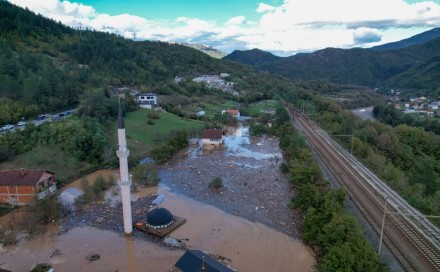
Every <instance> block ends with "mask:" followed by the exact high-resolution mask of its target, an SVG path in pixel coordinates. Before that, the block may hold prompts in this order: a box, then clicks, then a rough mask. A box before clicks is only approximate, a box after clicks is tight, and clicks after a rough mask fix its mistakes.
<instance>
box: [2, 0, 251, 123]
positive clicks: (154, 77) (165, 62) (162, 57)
mask: <svg viewBox="0 0 440 272" xmlns="http://www.w3.org/2000/svg"><path fill="white" fill-rule="evenodd" d="M0 29H1V31H0V94H1V97H2V98H1V99H0V109H1V110H0V119H2V116H5V115H8V116H9V115H11V114H12V113H16V115H14V116H11V117H10V119H11V122H16V121H17V120H16V118H17V116H23V117H27V116H30V115H35V114H36V113H38V112H40V113H42V112H45V111H53V110H57V109H62V108H66V107H69V106H73V105H76V104H77V103H78V102H79V97H80V96H81V94H82V93H83V92H84V91H85V90H88V89H95V88H107V87H108V86H109V85H112V86H116V87H118V86H133V87H138V89H140V90H141V91H142V90H153V91H155V90H156V89H165V88H167V84H169V83H170V82H172V79H173V78H174V77H175V76H177V75H179V76H195V75H200V74H219V73H221V72H227V73H230V74H231V75H234V76H237V77H240V75H242V74H245V73H247V72H248V71H251V70H252V69H250V68H249V67H248V68H246V67H243V65H240V64H237V63H233V62H229V61H225V60H218V59H214V58H212V57H210V56H208V55H206V54H204V53H202V52H199V51H197V50H195V49H191V48H188V47H186V46H183V45H179V44H170V43H163V42H149V41H144V42H139V41H136V42H135V41H132V40H129V39H124V38H122V37H119V36H116V35H113V34H108V33H103V32H96V31H90V30H87V31H84V30H83V31H81V32H80V31H79V30H74V29H72V28H69V27H67V26H64V25H62V24H61V23H58V22H55V21H53V20H50V19H47V18H44V17H43V16H40V15H36V14H34V13H33V12H31V11H29V10H25V9H22V8H19V7H16V6H14V5H12V4H10V3H8V2H7V1H0ZM11 101H14V102H11ZM11 107H12V109H11ZM5 111H8V112H5ZM3 119H4V120H7V119H8V118H7V117H5V118H3Z"/></svg>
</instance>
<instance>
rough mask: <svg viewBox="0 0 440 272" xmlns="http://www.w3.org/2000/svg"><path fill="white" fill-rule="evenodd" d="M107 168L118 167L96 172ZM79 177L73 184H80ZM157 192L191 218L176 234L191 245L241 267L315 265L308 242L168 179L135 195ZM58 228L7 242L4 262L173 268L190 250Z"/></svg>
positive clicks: (24, 266)
mask: <svg viewBox="0 0 440 272" xmlns="http://www.w3.org/2000/svg"><path fill="white" fill-rule="evenodd" d="M103 173H109V174H112V171H108V172H102V171H100V172H99V173H94V174H93V175H92V176H91V177H95V176H98V175H103ZM113 173H114V172H113ZM103 176H104V175H103ZM77 183H78V184H75V183H73V184H72V185H71V187H76V186H79V181H77ZM156 194H164V195H165V198H164V202H163V203H162V204H161V205H160V206H162V207H165V208H168V209H169V210H170V211H171V212H172V213H173V214H175V215H178V216H180V217H184V218H186V219H187V222H186V223H185V224H184V225H182V226H181V227H180V228H178V229H177V230H175V231H174V232H173V233H171V235H172V236H174V237H176V238H180V239H182V240H185V241H186V245H187V246H188V247H189V248H192V249H201V250H205V251H208V252H209V253H211V254H214V255H220V256H223V257H225V258H227V259H230V260H231V262H230V264H231V265H232V266H233V267H234V268H236V269H238V270H239V271H257V272H258V271H313V268H312V267H313V265H314V264H315V259H314V257H313V254H312V253H311V252H310V250H309V249H308V248H307V247H306V246H304V245H303V244H302V243H300V242H298V241H296V240H294V239H293V238H291V237H289V236H287V235H285V234H282V233H280V232H277V231H275V230H273V229H270V228H268V227H266V226H264V225H262V224H259V223H253V222H250V221H247V220H245V219H242V218H240V217H237V216H234V215H231V214H227V213H225V212H223V211H221V210H220V209H217V208H215V207H213V206H210V205H206V204H202V203H200V202H197V201H195V200H192V199H190V198H187V197H184V196H181V195H178V194H176V193H174V192H172V190H171V189H169V188H168V187H166V186H163V185H161V186H159V187H155V188H148V189H142V190H140V191H139V192H137V193H136V194H135V195H134V200H135V199H137V198H140V197H144V196H148V195H156ZM58 230H59V226H58V225H56V224H54V225H52V226H51V227H50V228H49V230H48V231H47V232H46V233H45V234H41V235H38V236H36V237H35V238H33V239H30V240H25V239H23V240H21V241H20V242H19V243H18V244H17V245H14V246H9V247H5V248H3V249H2V251H1V255H0V256H1V257H0V268H4V269H10V270H12V271H28V270H29V269H30V268H31V267H32V266H33V265H35V264H36V263H37V262H46V263H49V264H51V265H53V267H54V268H55V271H117V270H119V271H169V270H170V269H171V268H172V267H173V265H174V263H175V262H176V261H177V260H178V259H179V258H180V256H182V254H183V252H184V251H183V249H171V248H168V247H165V246H163V245H161V244H159V243H157V242H154V241H149V240H148V239H145V240H144V239H135V238H134V239H133V238H127V237H125V236H124V235H123V234H122V233H115V232H110V231H106V230H99V229H96V228H92V227H81V228H79V227H78V228H74V229H71V230H69V231H68V232H67V233H64V234H61V235H57V233H58ZM142 235H144V234H142ZM55 250H57V252H56V253H55V254H53V253H54V251H55ZM92 253H98V254H100V255H101V259H100V260H98V261H94V262H89V261H87V260H86V256H87V255H89V254H92ZM52 255H53V256H52ZM23 256H27V257H26V258H23Z"/></svg>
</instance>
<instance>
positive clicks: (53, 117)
mask: <svg viewBox="0 0 440 272" xmlns="http://www.w3.org/2000/svg"><path fill="white" fill-rule="evenodd" d="M57 120H60V116H59V115H58V114H54V115H52V121H57Z"/></svg>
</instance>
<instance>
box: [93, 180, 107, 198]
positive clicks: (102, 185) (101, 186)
mask: <svg viewBox="0 0 440 272" xmlns="http://www.w3.org/2000/svg"><path fill="white" fill-rule="evenodd" d="M105 189H107V183H106V182H105V179H104V178H103V177H102V176H98V177H96V179H95V181H94V182H93V185H92V191H93V196H94V198H95V199H97V198H98V197H99V195H100V194H101V192H102V191H104V190H105Z"/></svg>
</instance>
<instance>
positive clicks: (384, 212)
mask: <svg viewBox="0 0 440 272" xmlns="http://www.w3.org/2000/svg"><path fill="white" fill-rule="evenodd" d="M387 204H388V197H385V206H384V208H383V217H382V226H381V228H380V238H379V253H378V254H379V257H380V252H381V251H382V238H383V228H384V227H385V217H386V215H387Z"/></svg>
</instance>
